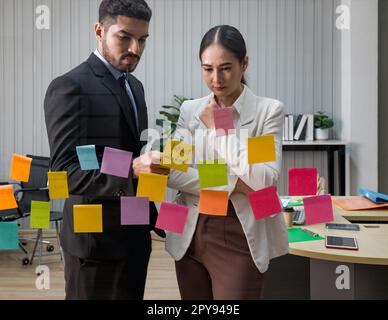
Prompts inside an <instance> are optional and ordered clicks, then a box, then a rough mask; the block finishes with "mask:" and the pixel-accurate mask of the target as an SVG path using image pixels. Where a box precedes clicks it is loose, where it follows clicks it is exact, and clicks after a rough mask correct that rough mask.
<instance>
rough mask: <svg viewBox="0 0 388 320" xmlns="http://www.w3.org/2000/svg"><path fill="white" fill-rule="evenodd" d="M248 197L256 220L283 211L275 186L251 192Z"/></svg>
mask: <svg viewBox="0 0 388 320" xmlns="http://www.w3.org/2000/svg"><path fill="white" fill-rule="evenodd" d="M248 198H249V202H250V204H251V207H252V211H253V214H254V215H255V219H256V220H260V219H263V218H266V217H269V216H272V215H273V214H277V213H281V212H282V207H281V205H280V200H279V197H278V194H277V193H276V188H275V187H274V186H271V187H267V188H264V189H261V190H258V191H255V192H250V193H248Z"/></svg>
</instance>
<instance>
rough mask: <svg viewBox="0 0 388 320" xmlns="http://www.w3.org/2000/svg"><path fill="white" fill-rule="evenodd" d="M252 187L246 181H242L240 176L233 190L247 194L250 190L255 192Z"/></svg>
mask: <svg viewBox="0 0 388 320" xmlns="http://www.w3.org/2000/svg"><path fill="white" fill-rule="evenodd" d="M254 191H255V190H253V189H252V188H251V187H249V186H248V185H247V184H246V183H245V182H244V181H242V180H241V179H240V178H238V180H237V183H236V186H235V188H234V190H233V192H237V193H243V194H245V195H248V193H249V192H254Z"/></svg>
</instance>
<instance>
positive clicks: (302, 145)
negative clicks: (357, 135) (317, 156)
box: [283, 140, 346, 196]
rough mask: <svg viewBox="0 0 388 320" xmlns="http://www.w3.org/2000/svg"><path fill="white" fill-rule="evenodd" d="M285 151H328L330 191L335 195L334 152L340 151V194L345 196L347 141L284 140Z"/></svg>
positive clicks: (338, 164) (338, 163)
mask: <svg viewBox="0 0 388 320" xmlns="http://www.w3.org/2000/svg"><path fill="white" fill-rule="evenodd" d="M283 151H326V152H327V171H328V175H329V176H328V177H327V178H328V189H329V190H328V191H329V193H330V194H332V195H334V152H337V153H338V162H337V166H338V175H339V179H338V182H339V194H338V195H340V196H344V195H345V192H346V178H345V172H346V160H345V151H346V142H344V141H339V140H327V141H320V140H314V141H283Z"/></svg>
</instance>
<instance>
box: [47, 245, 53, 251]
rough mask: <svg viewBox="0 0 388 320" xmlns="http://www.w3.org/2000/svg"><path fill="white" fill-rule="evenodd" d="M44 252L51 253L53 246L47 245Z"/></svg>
mask: <svg viewBox="0 0 388 320" xmlns="http://www.w3.org/2000/svg"><path fill="white" fill-rule="evenodd" d="M46 250H47V252H52V251H54V246H53V245H52V244H48V245H47V248H46Z"/></svg>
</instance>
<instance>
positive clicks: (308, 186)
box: [288, 168, 317, 196]
mask: <svg viewBox="0 0 388 320" xmlns="http://www.w3.org/2000/svg"><path fill="white" fill-rule="evenodd" d="M316 194H317V169H316V168H289V169H288V195H290V196H310V195H316Z"/></svg>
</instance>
